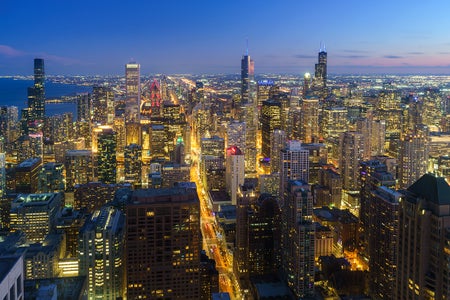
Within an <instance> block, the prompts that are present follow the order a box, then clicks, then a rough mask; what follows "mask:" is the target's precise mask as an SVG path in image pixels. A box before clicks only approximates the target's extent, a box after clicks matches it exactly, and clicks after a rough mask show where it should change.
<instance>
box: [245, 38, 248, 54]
mask: <svg viewBox="0 0 450 300" xmlns="http://www.w3.org/2000/svg"><path fill="white" fill-rule="evenodd" d="M245 41H246V48H245V55H246V56H248V38H246V39H245Z"/></svg>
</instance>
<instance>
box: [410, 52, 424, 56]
mask: <svg viewBox="0 0 450 300" xmlns="http://www.w3.org/2000/svg"><path fill="white" fill-rule="evenodd" d="M408 54H411V55H423V54H425V52H408Z"/></svg>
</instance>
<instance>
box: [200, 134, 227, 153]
mask: <svg viewBox="0 0 450 300" xmlns="http://www.w3.org/2000/svg"><path fill="white" fill-rule="evenodd" d="M200 147H201V154H202V155H214V156H217V157H224V156H225V154H224V153H225V140H224V139H223V138H221V137H218V136H216V135H215V136H213V137H211V138H202V139H201V144H200Z"/></svg>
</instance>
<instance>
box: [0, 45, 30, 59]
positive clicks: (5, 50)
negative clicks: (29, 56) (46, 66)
mask: <svg viewBox="0 0 450 300" xmlns="http://www.w3.org/2000/svg"><path fill="white" fill-rule="evenodd" d="M0 55H4V56H9V57H17V56H24V55H26V53H25V52H23V51H20V50H17V49H14V48H13V47H11V46H8V45H0Z"/></svg>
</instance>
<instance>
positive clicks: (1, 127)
mask: <svg viewBox="0 0 450 300" xmlns="http://www.w3.org/2000/svg"><path fill="white" fill-rule="evenodd" d="M18 118H19V115H18V110H17V106H4V105H2V106H0V135H1V136H3V137H4V139H5V142H6V144H9V143H11V142H13V141H14V140H16V139H17V137H18V135H19V130H18V129H19V128H18V127H17V122H18Z"/></svg>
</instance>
